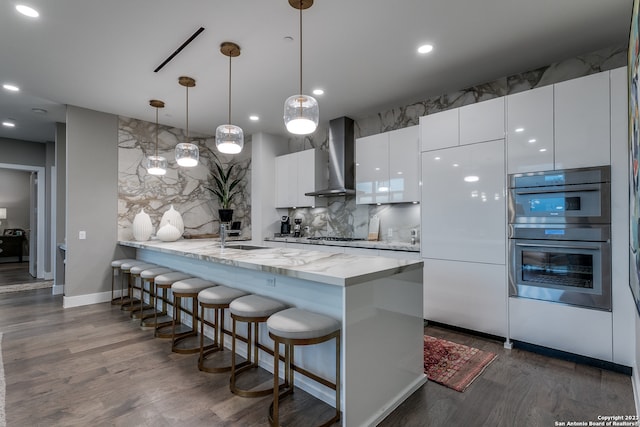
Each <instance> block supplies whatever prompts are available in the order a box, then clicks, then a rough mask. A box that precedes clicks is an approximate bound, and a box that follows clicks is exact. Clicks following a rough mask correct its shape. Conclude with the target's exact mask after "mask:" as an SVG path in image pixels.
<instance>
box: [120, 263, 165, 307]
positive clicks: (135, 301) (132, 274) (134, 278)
mask: <svg viewBox="0 0 640 427" xmlns="http://www.w3.org/2000/svg"><path fill="white" fill-rule="evenodd" d="M156 267H159V266H158V265H157V264H152V263H149V262H147V263H142V264H136V265H134V266H133V267H131V268H130V269H129V283H130V285H131V287H130V290H131V302H128V303H124V304H122V306H121V307H120V308H122V309H124V310H127V311H130V312H131V313H130V317H131V318H132V319H139V318H140V317H139V313H138V308H139V307H140V300H141V299H142V279H140V273H142V272H143V271H144V270H148V269H150V268H156ZM138 279H140V281H139V282H140V286H138ZM136 291H138V295H139V296H140V298H136V296H135V293H136ZM145 308H149V306H148V305H146V306H145Z"/></svg>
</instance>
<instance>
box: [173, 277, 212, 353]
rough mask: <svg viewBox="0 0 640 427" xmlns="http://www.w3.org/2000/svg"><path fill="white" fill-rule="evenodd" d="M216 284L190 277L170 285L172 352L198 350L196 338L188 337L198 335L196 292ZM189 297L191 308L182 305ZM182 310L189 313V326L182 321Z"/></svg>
mask: <svg viewBox="0 0 640 427" xmlns="http://www.w3.org/2000/svg"><path fill="white" fill-rule="evenodd" d="M212 286H216V284H215V283H213V282H211V281H209V280H205V279H201V278H199V277H192V278H190V279H184V280H179V281H177V282H174V283H173V284H172V285H171V293H172V294H173V322H172V323H171V351H173V352H174V353H182V354H190V353H197V352H198V351H200V345H199V344H198V342H197V341H198V340H195V341H196V342H192V340H191V339H190V338H194V339H195V338H197V336H198V293H199V292H200V291H201V290H203V289H206V288H210V287H212ZM185 298H190V299H191V308H188V307H185V306H184V305H183V301H182V300H183V299H185ZM182 312H185V313H186V314H190V315H191V327H188V326H187V325H184V324H183V323H182V319H181V318H182Z"/></svg>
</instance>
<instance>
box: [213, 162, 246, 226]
mask: <svg viewBox="0 0 640 427" xmlns="http://www.w3.org/2000/svg"><path fill="white" fill-rule="evenodd" d="M235 166H237V165H236V164H235V163H230V164H229V167H228V168H227V170H226V171H225V169H224V167H223V166H222V164H221V163H220V161H219V160H218V159H217V158H216V161H215V171H214V172H213V173H212V174H211V178H210V179H209V182H210V185H211V186H210V187H206V189H207V190H209V191H211V192H212V193H213V194H215V195H216V197H217V198H218V202H219V203H220V209H218V214H219V215H220V222H231V219H232V218H233V209H231V204H232V203H233V199H234V198H235V197H236V196H237V195H238V194H240V187H238V185H239V184H240V182H241V180H240V179H239V178H235V179H234V178H233V177H232V172H233V168H234V167H235Z"/></svg>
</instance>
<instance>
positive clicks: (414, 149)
mask: <svg viewBox="0 0 640 427" xmlns="http://www.w3.org/2000/svg"><path fill="white" fill-rule="evenodd" d="M418 153H419V130H418V126H410V127H406V128H403V129H398V130H394V131H391V132H385V133H381V134H377V135H372V136H367V137H364V138H358V139H357V140H356V192H357V193H356V203H357V204H374V203H403V202H417V201H419V200H420V192H419V182H420V173H419V168H420V163H419V159H418Z"/></svg>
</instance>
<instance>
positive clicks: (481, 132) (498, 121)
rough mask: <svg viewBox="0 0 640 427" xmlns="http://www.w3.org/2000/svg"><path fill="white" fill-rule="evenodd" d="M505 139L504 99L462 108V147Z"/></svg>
mask: <svg viewBox="0 0 640 427" xmlns="http://www.w3.org/2000/svg"><path fill="white" fill-rule="evenodd" d="M496 139H504V97H500V98H495V99H490V100H488V101H483V102H478V103H476V104H471V105H465V106H464V107H460V145H466V144H473V143H476V142H485V141H493V140H496Z"/></svg>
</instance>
